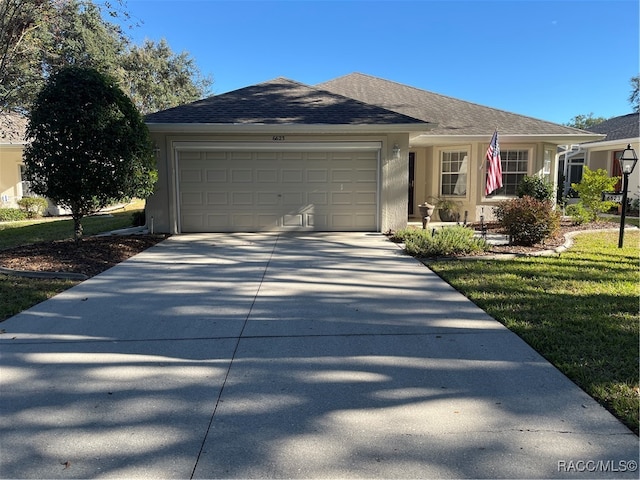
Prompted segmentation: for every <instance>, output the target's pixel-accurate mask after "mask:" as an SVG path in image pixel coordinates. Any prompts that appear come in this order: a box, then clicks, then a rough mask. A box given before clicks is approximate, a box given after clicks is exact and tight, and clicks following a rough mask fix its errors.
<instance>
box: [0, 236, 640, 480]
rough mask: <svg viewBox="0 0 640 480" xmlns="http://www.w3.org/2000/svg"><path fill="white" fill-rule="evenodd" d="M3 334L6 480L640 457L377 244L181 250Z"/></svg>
mask: <svg viewBox="0 0 640 480" xmlns="http://www.w3.org/2000/svg"><path fill="white" fill-rule="evenodd" d="M0 327H1V328H3V329H4V330H5V333H3V334H2V335H0V348H1V363H0V368H1V370H0V389H1V390H0V408H1V414H2V416H1V419H0V458H1V463H0V475H1V476H2V477H3V478H7V477H10V478H108V477H119V478H190V477H192V478H230V477H236V478H238V477H241V478H499V477H510V478H554V477H565V478H584V477H593V478H602V477H613V478H620V477H628V478H637V471H635V469H636V468H637V463H633V462H637V460H638V437H636V436H635V435H634V434H633V433H632V432H630V431H629V430H628V429H626V428H625V427H624V426H623V425H622V424H620V423H619V422H618V421H617V420H616V419H614V418H613V417H612V416H611V415H610V414H609V413H608V412H606V411H605V410H604V409H603V408H601V407H600V406H599V405H598V404H597V403H596V402H595V401H593V400H592V399H591V398H590V397H589V396H587V395H586V394H585V393H584V392H583V391H582V390H580V389H579V388H577V387H576V386H575V385H574V384H573V383H571V382H570V381H569V380H568V379H567V378H566V377H564V376H563V375H562V374H560V373H559V372H558V371H557V370H556V369H555V368H554V367H552V366H551V365H550V364H549V363H548V362H547V361H545V360H544V359H543V358H541V357H540V356H539V355H538V354H537V353H536V352H535V351H533V350H532V349H531V348H529V347H528V346H527V345H526V344H525V343H524V342H522V341H521V340H520V339H519V338H518V337H517V336H515V335H514V334H512V333H510V332H509V331H508V330H506V329H505V328H504V327H503V326H502V325H500V324H499V323H498V322H496V321H495V320H493V319H492V318H491V317H489V316H488V315H486V314H485V313H484V312H483V311H482V310H480V309H479V308H477V307H476V306H475V305H474V304H472V303H471V302H470V301H468V300H467V299H465V298H464V297H463V296H462V295H460V294H459V293H457V292H456V291H454V290H453V289H452V288H451V287H449V286H448V285H447V284H446V283H444V282H443V281H441V280H440V279H439V278H438V277H437V276H436V275H435V274H433V273H432V272H431V271H430V270H429V269H427V268H426V267H424V266H423V265H421V264H420V263H419V262H417V261H416V260H414V259H413V258H410V257H407V256H404V255H403V254H402V253H401V251H400V250H399V248H398V247H397V246H396V245H394V244H393V243H391V242H389V241H387V240H386V238H385V237H384V236H382V235H379V234H366V233H348V234H309V235H302V234H300V235H276V234H234V235H226V234H225V235H223V234H200V235H181V236H175V237H172V238H170V239H168V240H167V241H165V242H162V243H160V244H158V245H156V246H155V247H153V248H151V249H149V250H147V251H146V252H144V253H142V254H140V255H137V256H136V257H133V258H132V259H130V260H128V261H126V262H124V263H122V264H120V265H118V266H116V267H115V268H112V269H110V270H108V271H107V272H105V273H103V274H101V275H98V276H96V277H94V278H92V279H90V280H88V281H86V282H83V283H82V284H80V285H78V286H76V287H75V288H72V289H70V290H68V291H66V292H64V293H62V294H60V295H58V296H56V297H55V298H53V299H51V300H48V301H46V302H44V303H42V304H40V305H38V306H36V307H34V308H32V309H30V310H27V311H25V312H23V313H21V314H19V315H17V316H15V317H12V318H11V319H8V320H6V321H5V322H4V323H2V325H0Z"/></svg>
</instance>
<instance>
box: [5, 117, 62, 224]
mask: <svg viewBox="0 0 640 480" xmlns="http://www.w3.org/2000/svg"><path fill="white" fill-rule="evenodd" d="M26 131H27V118H26V117H25V116H24V115H19V114H17V113H0V208H17V207H18V203H17V202H18V200H20V199H21V198H22V197H30V196H33V195H34V194H33V193H32V192H31V191H30V190H29V182H27V181H26V180H25V176H24V173H25V166H24V163H23V161H22V152H23V151H24V147H25V145H26V144H27V142H26V141H25V139H24V138H25V133H26ZM68 213H69V211H68V210H65V209H64V208H62V207H59V206H57V205H55V204H53V203H52V202H51V201H49V207H48V208H47V210H46V211H45V212H44V214H45V215H66V214H68Z"/></svg>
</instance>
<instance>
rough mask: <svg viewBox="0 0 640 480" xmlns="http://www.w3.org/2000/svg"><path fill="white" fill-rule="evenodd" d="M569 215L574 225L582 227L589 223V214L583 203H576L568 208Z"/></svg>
mask: <svg viewBox="0 0 640 480" xmlns="http://www.w3.org/2000/svg"><path fill="white" fill-rule="evenodd" d="M566 212H567V215H569V216H570V217H571V220H572V222H573V224H574V225H582V224H583V223H587V222H588V221H589V218H590V216H589V212H587V210H586V209H585V208H584V205H582V203H574V204H572V205H568V206H567V208H566Z"/></svg>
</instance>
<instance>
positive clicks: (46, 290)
mask: <svg viewBox="0 0 640 480" xmlns="http://www.w3.org/2000/svg"><path fill="white" fill-rule="evenodd" d="M77 283H78V282H75V281H71V280H58V279H42V278H37V279H36V278H20V277H12V276H9V275H0V299H1V300H0V321H2V320H6V319H7V318H9V317H11V316H13V315H15V314H17V313H20V312H22V311H23V310H26V309H27V308H30V307H32V306H34V305H36V304H38V303H40V302H43V301H45V300H47V299H49V298H51V297H53V296H54V295H57V294H58V293H60V292H63V291H64V290H67V289H68V288H71V287H72V286H74V285H76V284H77Z"/></svg>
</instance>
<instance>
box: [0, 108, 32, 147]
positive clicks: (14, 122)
mask: <svg viewBox="0 0 640 480" xmlns="http://www.w3.org/2000/svg"><path fill="white" fill-rule="evenodd" d="M26 131H27V117H25V116H24V115H19V114H17V113H4V112H2V113H0V143H4V144H21V143H24V136H25V132H26Z"/></svg>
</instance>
